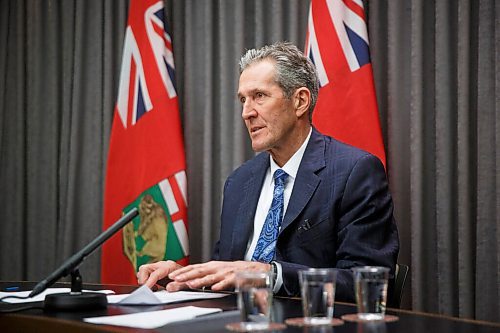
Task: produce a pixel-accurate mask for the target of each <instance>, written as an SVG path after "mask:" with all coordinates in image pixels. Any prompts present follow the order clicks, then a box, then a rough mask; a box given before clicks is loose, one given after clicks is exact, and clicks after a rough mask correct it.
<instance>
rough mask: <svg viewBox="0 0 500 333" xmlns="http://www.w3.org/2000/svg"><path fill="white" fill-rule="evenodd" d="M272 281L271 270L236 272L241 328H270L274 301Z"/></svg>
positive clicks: (254, 329)
mask: <svg viewBox="0 0 500 333" xmlns="http://www.w3.org/2000/svg"><path fill="white" fill-rule="evenodd" d="M272 282H273V278H272V273H271V272H251V271H245V272H237V273H236V291H237V292H238V309H239V310H240V312H241V321H242V322H241V323H240V328H241V330H243V331H258V330H265V329H268V328H269V325H270V320H271V306H272V301H273V286H272Z"/></svg>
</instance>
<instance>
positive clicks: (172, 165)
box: [101, 0, 189, 283]
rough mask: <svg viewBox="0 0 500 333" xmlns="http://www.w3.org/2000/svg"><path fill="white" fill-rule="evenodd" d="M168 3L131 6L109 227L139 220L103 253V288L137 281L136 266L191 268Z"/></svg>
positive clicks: (112, 156)
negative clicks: (127, 216)
mask: <svg viewBox="0 0 500 333" xmlns="http://www.w3.org/2000/svg"><path fill="white" fill-rule="evenodd" d="M174 82H175V80H174V61H173V53H172V41H171V38H170V35H169V33H168V32H167V25H166V22H165V20H164V11H163V1H158V0H132V1H131V2H130V10H129V17H128V26H127V29H126V34H125V43H124V48H123V58H122V67H121V72H120V86H119V92H118V99H117V102H116V106H115V114H114V120H113V127H112V131H111V140H110V147H109V154H108V166H107V173H106V190H105V198H104V228H107V227H109V226H110V225H111V224H113V222H114V221H116V220H117V219H118V218H119V217H120V216H121V215H122V214H123V213H124V212H127V211H128V210H129V209H131V208H132V207H137V208H138V209H139V216H138V217H136V218H135V219H134V221H133V222H131V223H129V224H128V225H127V226H126V227H125V228H124V229H123V231H122V232H120V233H118V234H117V235H115V236H113V237H112V238H111V239H110V240H109V241H108V242H106V243H105V244H104V246H103V249H102V267H101V280H102V282H103V283H136V282H137V279H136V277H135V274H136V270H137V269H138V267H139V266H140V265H142V264H144V263H147V262H153V261H158V260H164V259H172V260H175V261H178V262H180V263H181V264H186V263H187V262H188V259H189V246H188V237H187V230H188V225H187V218H186V216H187V214H186V212H187V200H186V187H187V185H186V172H185V169H186V163H185V157H184V144H183V138H182V129H181V122H180V118H179V110H178V101H177V93H176V90H175V84H174Z"/></svg>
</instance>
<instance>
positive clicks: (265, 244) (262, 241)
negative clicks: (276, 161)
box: [252, 169, 288, 262]
mask: <svg viewBox="0 0 500 333" xmlns="http://www.w3.org/2000/svg"><path fill="white" fill-rule="evenodd" d="M287 177H288V174H287V173H286V172H285V171H283V170H281V169H277V170H276V171H275V172H274V193H273V202H272V203H271V208H269V212H268V213H267V217H266V221H265V222H264V225H263V226H262V231H261V232H260V236H259V240H258V241H257V246H256V247H255V251H254V253H253V256H252V261H260V262H271V260H273V258H274V252H275V250H276V239H277V238H278V231H279V228H280V225H281V218H282V217H283V200H284V197H283V192H284V191H285V181H286V178H287Z"/></svg>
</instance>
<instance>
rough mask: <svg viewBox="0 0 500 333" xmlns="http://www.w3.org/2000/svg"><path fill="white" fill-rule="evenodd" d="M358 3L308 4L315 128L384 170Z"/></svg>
mask: <svg viewBox="0 0 500 333" xmlns="http://www.w3.org/2000/svg"><path fill="white" fill-rule="evenodd" d="M365 21H366V19H365V13H364V9H363V2H362V0H312V1H311V6H310V9H309V25H308V31H307V36H306V50H305V53H306V55H307V56H308V57H309V58H310V59H311V60H312V61H313V62H314V64H315V65H316V68H317V70H318V75H319V78H320V90H319V96H318V102H317V104H316V108H315V110H314V113H313V124H314V125H315V126H316V127H317V128H318V129H319V130H320V131H321V132H323V133H324V134H328V135H331V136H333V137H335V138H336V139H338V140H340V141H343V142H346V143H348V144H351V145H353V146H356V147H359V148H361V149H364V150H366V151H368V152H370V153H372V154H374V155H375V156H377V157H378V158H379V159H380V160H381V161H382V163H383V164H384V166H385V151H384V143H383V139H382V131H381V129H380V120H379V116H378V109H377V100H376V95H375V86H374V83H373V72H372V65H371V63H370V50H369V47H368V45H369V43H368V33H367V29H366V22H365Z"/></svg>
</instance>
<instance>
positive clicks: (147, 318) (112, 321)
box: [83, 306, 222, 329]
mask: <svg viewBox="0 0 500 333" xmlns="http://www.w3.org/2000/svg"><path fill="white" fill-rule="evenodd" d="M221 311H222V310H221V309H218V308H200V307H196V306H184V307H181V308H175V309H168V310H160V311H150V312H138V313H132V314H124V315H117V316H103V317H91V318H84V319H83V321H85V322H87V323H92V324H104V325H117V326H127V327H134V328H143V329H152V328H158V327H161V326H164V325H166V324H169V323H173V322H176V321H183V320H189V319H193V318H195V317H199V316H202V315H207V314H212V313H217V312H221Z"/></svg>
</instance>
